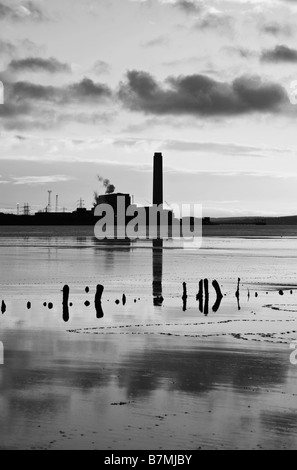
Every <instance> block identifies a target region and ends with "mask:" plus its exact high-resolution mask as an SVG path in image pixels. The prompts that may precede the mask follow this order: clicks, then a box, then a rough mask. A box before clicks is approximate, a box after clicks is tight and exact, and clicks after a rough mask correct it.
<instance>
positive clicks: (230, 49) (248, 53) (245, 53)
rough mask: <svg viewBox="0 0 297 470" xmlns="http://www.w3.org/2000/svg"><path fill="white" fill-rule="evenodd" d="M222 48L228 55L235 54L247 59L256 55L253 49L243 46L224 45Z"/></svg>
mask: <svg viewBox="0 0 297 470" xmlns="http://www.w3.org/2000/svg"><path fill="white" fill-rule="evenodd" d="M222 50H223V51H225V52H227V53H228V54H230V55H237V56H238V57H240V58H242V59H249V58H252V57H257V56H258V54H257V53H256V52H255V51H252V50H250V49H247V48H245V47H237V46H226V47H224V48H223V49H222Z"/></svg>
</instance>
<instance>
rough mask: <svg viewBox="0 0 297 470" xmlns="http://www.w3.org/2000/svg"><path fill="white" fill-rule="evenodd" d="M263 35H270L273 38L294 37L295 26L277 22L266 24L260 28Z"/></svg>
mask: <svg viewBox="0 0 297 470" xmlns="http://www.w3.org/2000/svg"><path fill="white" fill-rule="evenodd" d="M260 31H261V32H262V33H266V34H270V35H272V36H280V35H283V36H292V34H293V26H292V25H291V24H288V23H278V22H276V21H273V22H269V23H264V24H262V25H261V26H260Z"/></svg>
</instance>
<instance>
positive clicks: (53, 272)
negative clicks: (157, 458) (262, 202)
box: [0, 227, 297, 450]
mask: <svg viewBox="0 0 297 470" xmlns="http://www.w3.org/2000/svg"><path fill="white" fill-rule="evenodd" d="M224 230H225V228H224V229H221V231H220V230H219V228H218V227H213V228H207V229H206V230H205V236H204V238H203V241H202V244H201V243H200V241H199V240H192V241H191V242H187V243H185V244H181V243H180V242H176V241H170V240H169V241H166V242H165V243H164V249H163V250H160V249H159V250H156V249H153V247H152V244H151V243H148V242H144V241H139V242H135V243H133V244H131V245H128V244H124V243H123V244H119V243H116V244H112V243H109V244H102V243H99V242H98V240H96V239H95V238H94V236H93V233H92V229H90V228H86V227H77V228H76V227H75V228H74V227H56V228H55V227H52V228H47V227H45V228H43V227H22V228H21V230H20V228H19V227H2V228H1V229H0V266H1V268H0V302H2V307H4V308H2V313H1V314H0V341H1V342H2V343H3V346H4V364H3V365H0V448H3V449H15V448H17V449H31V448H38V449H71V448H73V449H77V448H82V449H103V450H104V449H106V450H107V449H114V450H115V449H151V450H153V449H165V450H166V449H177V450H178V449H190V450H191V449H192V450H194V449H199V448H202V449H232V448H263V449H282V448H287V449H293V448H296V446H297V412H296V407H297V365H295V364H294V349H293V348H294V341H297V323H296V320H297V233H296V229H295V228H294V227H287V229H284V228H283V227H282V228H281V229H280V228H276V229H275V230H273V229H272V228H271V227H267V228H266V227H257V228H256V231H255V228H254V231H251V232H250V233H247V230H246V228H245V227H241V228H240V227H236V230H235V231H233V235H230V231H229V232H228V234H227V233H226V232H224ZM229 230H230V228H229ZM280 231H281V233H280ZM285 234H287V235H285ZM206 279H207V280H208V281H209V285H208V288H209V296H207V295H206V292H205V291H204V299H203V303H202V305H200V304H199V302H198V301H197V297H196V296H197V293H198V289H199V281H200V280H203V282H204V280H206ZM239 279H240V281H239ZM214 280H216V281H217V282H218V285H219V287H220V289H221V292H222V299H221V300H220V302H219V305H217V307H216V308H214V306H215V304H216V302H217V300H218V299H217V293H216V290H215V289H214V288H213V286H212V282H213V281H214ZM183 283H186V297H185V291H184V289H185V286H183ZM66 284H67V285H68V286H69V288H70V297H69V321H68V322H65V321H64V320H65V319H63V307H62V289H63V287H64V286H65V285H66ZM98 284H100V285H103V286H104V293H103V297H102V314H101V315H98V311H96V308H95V305H94V299H95V293H96V286H97V285H98ZM203 285H204V286H205V284H203ZM236 293H237V296H236V295H235V294H236ZM206 297H208V298H207V302H206Z"/></svg>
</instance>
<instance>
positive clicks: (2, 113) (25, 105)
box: [0, 75, 112, 129]
mask: <svg viewBox="0 0 297 470" xmlns="http://www.w3.org/2000/svg"><path fill="white" fill-rule="evenodd" d="M1 78H2V79H3V77H1V75H0V79H1ZM3 81H4V90H5V102H4V105H2V106H0V122H1V124H2V125H3V126H4V128H6V129H32V128H35V129H48V128H53V127H56V126H58V125H62V124H67V123H68V122H79V123H86V124H97V123H99V122H101V123H103V122H107V120H108V118H110V115H108V114H106V113H105V114H104V112H103V113H102V114H99V112H98V110H96V112H95V113H94V112H93V111H90V109H89V108H90V105H93V106H94V107H95V106H99V105H101V104H103V103H104V102H105V101H106V100H107V99H109V98H111V97H112V92H111V90H110V89H109V88H108V87H107V86H106V85H104V84H100V83H95V82H93V81H92V80H90V79H87V78H85V79H84V80H82V81H81V82H78V83H73V84H70V85H67V86H64V87H55V86H45V85H39V84H35V83H31V82H26V81H18V82H14V83H9V82H6V81H5V80H3ZM72 105H76V106H75V107H73V106H72ZM86 105H87V110H88V111H87V112H84V109H86V108H83V107H84V106H86ZM92 109H94V108H93V107H92ZM95 109H96V108H95Z"/></svg>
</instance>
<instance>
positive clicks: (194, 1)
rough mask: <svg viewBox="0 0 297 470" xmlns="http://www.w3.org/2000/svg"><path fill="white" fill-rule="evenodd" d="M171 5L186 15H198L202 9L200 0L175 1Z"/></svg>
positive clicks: (202, 4) (202, 5)
mask: <svg viewBox="0 0 297 470" xmlns="http://www.w3.org/2000/svg"><path fill="white" fill-rule="evenodd" d="M172 3H173V5H174V6H175V7H177V8H179V9H180V10H183V11H185V12H186V13H200V12H201V11H203V9H204V3H203V2H202V1H201V0H176V1H175V2H172Z"/></svg>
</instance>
